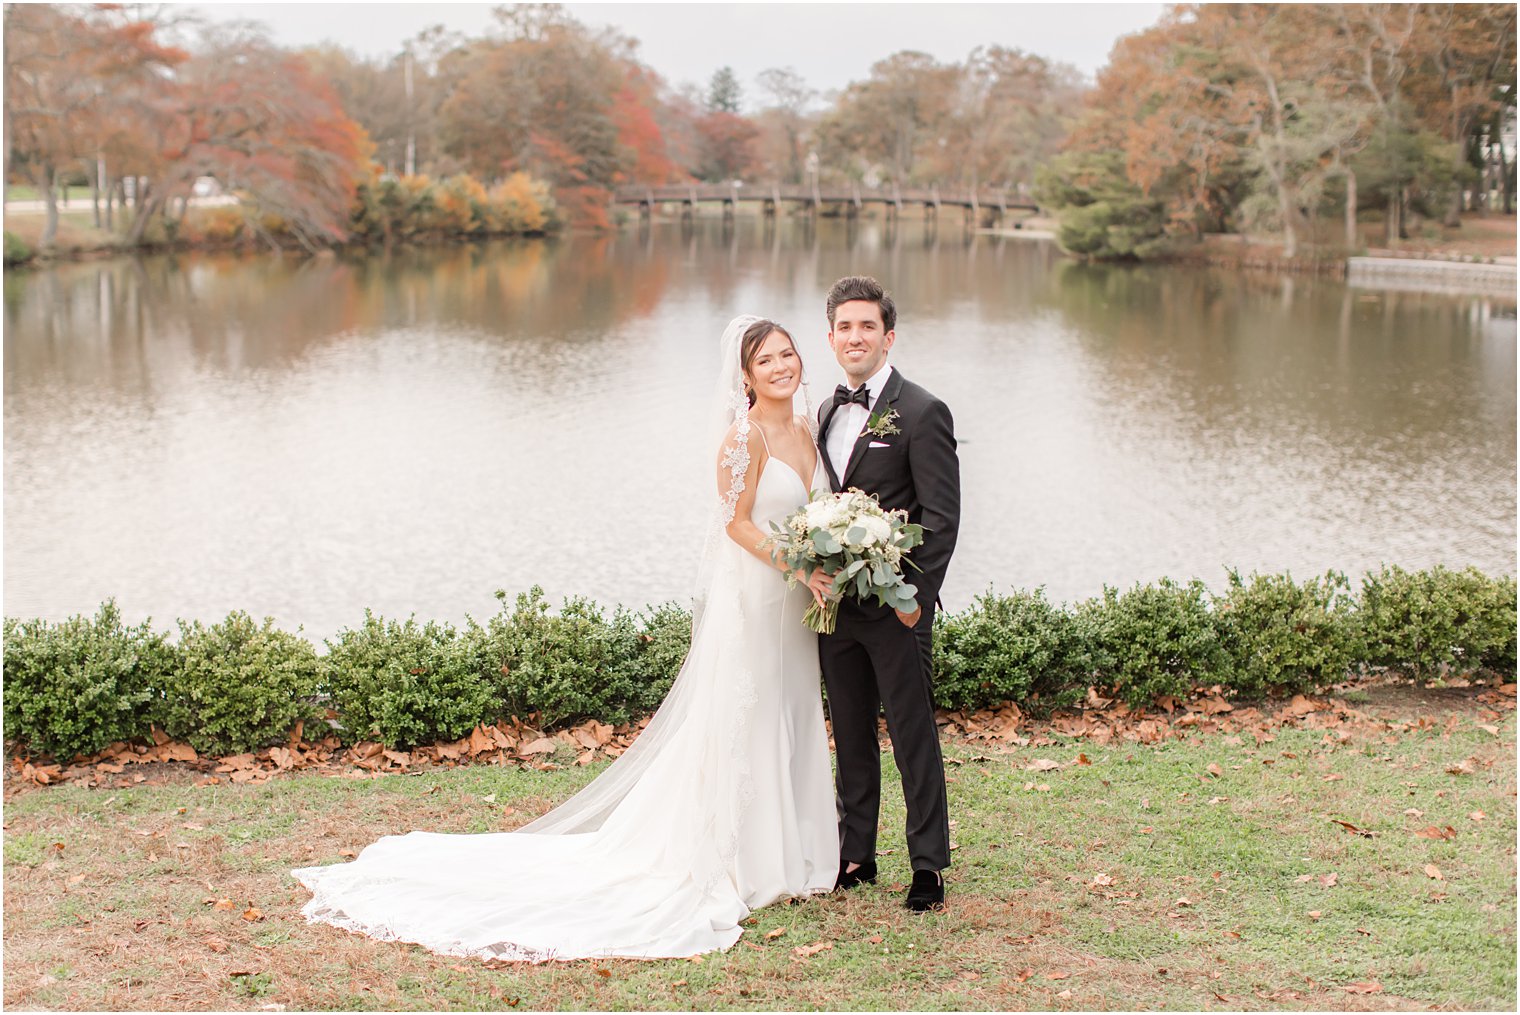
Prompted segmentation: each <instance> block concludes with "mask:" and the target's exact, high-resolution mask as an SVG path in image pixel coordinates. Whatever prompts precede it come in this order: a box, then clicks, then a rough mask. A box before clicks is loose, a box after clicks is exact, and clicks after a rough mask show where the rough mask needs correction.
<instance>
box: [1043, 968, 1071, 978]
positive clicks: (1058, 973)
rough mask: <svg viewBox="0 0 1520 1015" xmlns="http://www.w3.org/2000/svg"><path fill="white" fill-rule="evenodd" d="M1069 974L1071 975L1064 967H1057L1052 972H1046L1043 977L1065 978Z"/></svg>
mask: <svg viewBox="0 0 1520 1015" xmlns="http://www.w3.org/2000/svg"><path fill="white" fill-rule="evenodd" d="M1070 976H1071V974H1070V973H1068V972H1067V971H1066V970H1064V969H1057V970H1054V971H1053V972H1049V973H1046V974H1045V979H1047V980H1065V979H1067V978H1069V977H1070Z"/></svg>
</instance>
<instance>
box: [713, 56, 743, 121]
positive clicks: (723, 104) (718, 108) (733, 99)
mask: <svg viewBox="0 0 1520 1015" xmlns="http://www.w3.org/2000/svg"><path fill="white" fill-rule="evenodd" d="M707 108H708V110H709V111H710V112H714V113H734V114H737V113H738V112H739V79H738V78H737V77H735V76H734V69H733V68H732V67H719V68H718V69H717V70H716V71H714V72H713V76H712V81H711V82H710V83H709V84H708V86H707Z"/></svg>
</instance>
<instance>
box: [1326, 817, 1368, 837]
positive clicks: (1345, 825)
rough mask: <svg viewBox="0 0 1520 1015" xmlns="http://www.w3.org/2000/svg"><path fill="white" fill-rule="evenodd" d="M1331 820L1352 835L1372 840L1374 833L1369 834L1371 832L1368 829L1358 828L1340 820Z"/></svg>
mask: <svg viewBox="0 0 1520 1015" xmlns="http://www.w3.org/2000/svg"><path fill="white" fill-rule="evenodd" d="M1330 820H1331V821H1334V822H1335V823H1336V824H1337V825H1340V826H1341V827H1342V828H1344V829H1345V830H1346V831H1348V832H1350V833H1351V834H1352V835H1360V836H1362V837H1363V838H1365V839H1370V838H1372V833H1371V832H1369V831H1367V829H1365V828H1358V827H1356V826H1355V825H1353V824H1352V823H1351V822H1349V821H1342V820H1341V819H1340V818H1331V819H1330Z"/></svg>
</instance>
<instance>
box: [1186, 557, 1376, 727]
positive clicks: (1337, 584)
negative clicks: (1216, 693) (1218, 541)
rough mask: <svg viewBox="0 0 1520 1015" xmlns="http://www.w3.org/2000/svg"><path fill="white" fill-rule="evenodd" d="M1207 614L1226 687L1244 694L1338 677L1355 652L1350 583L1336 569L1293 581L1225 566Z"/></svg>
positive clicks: (1294, 688) (1309, 686)
mask: <svg viewBox="0 0 1520 1015" xmlns="http://www.w3.org/2000/svg"><path fill="white" fill-rule="evenodd" d="M1229 575H1230V584H1229V588H1228V589H1227V590H1226V592H1225V594H1224V595H1222V596H1219V597H1217V598H1215V600H1214V617H1215V622H1216V625H1217V627H1218V630H1219V636H1220V639H1221V642H1222V644H1223V646H1224V648H1225V651H1226V652H1227V653H1228V654H1229V659H1230V670H1229V678H1228V679H1229V684H1230V688H1231V690H1233V691H1234V692H1235V693H1236V694H1238V695H1243V696H1246V697H1259V696H1261V695H1264V694H1267V693H1287V694H1292V693H1298V692H1302V691H1308V690H1313V689H1315V688H1322V687H1328V686H1329V685H1331V684H1333V683H1335V682H1337V681H1340V680H1344V679H1345V678H1346V671H1347V670H1348V669H1349V668H1350V666H1351V662H1352V660H1353V659H1354V658H1355V656H1356V626H1355V622H1354V620H1353V614H1352V606H1353V604H1352V600H1351V585H1350V583H1349V582H1348V581H1347V580H1346V576H1345V575H1343V574H1340V573H1338V572H1335V571H1331V572H1328V573H1326V574H1325V575H1324V576H1323V577H1321V578H1310V579H1309V580H1308V581H1306V582H1304V583H1303V584H1301V585H1300V584H1295V583H1294V581H1293V577H1292V575H1288V574H1280V575H1276V574H1274V575H1261V574H1252V575H1251V578H1250V580H1249V581H1246V580H1245V579H1243V578H1241V576H1240V572H1238V571H1236V570H1233V569H1231V570H1230V572H1229Z"/></svg>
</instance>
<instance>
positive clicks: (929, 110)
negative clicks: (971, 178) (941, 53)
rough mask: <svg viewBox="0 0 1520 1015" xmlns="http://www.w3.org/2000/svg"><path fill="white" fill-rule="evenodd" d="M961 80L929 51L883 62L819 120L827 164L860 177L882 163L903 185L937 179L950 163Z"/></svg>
mask: <svg viewBox="0 0 1520 1015" xmlns="http://www.w3.org/2000/svg"><path fill="white" fill-rule="evenodd" d="M957 79H958V70H957V68H955V67H954V66H945V65H943V64H940V63H938V62H937V61H935V60H934V58H933V57H931V56H929V55H928V54H927V53H919V52H914V51H911V50H905V51H903V52H900V53H894V54H893V55H892V56H889V57H887V58H886V59H884V60H878V61H877V62H876V63H875V64H873V65H872V66H871V74H870V77H868V78H867V79H866V80H865V81H860V82H854V83H852V84H851V85H850V86H849V87H848V88H846V89H845V91H844V93H843V94H842V95H841V96H840V98H839V100H838V102H837V103H836V104H835V106H834V108H833V109H832V110H830V111H829V112H828V113H827V114H825V115H824V117H823V118H822V119H821V120H820V122H819V124H818V130H817V136H818V140H819V147H820V148H821V149H822V154H823V155H824V160H825V162H827V163H828V164H831V165H834V166H839V167H843V168H844V169H845V171H846V172H847V173H849V174H850V175H852V176H856V177H857V178H858V177H860V176H863V175H865V174H866V173H867V171H868V170H870V169H872V168H874V167H881V168H883V169H884V170H885V171H886V175H887V176H888V177H889V178H890V179H892V180H894V181H897V182H899V183H910V182H919V181H920V180H921V179H923V180H927V179H932V178H933V177H934V176H935V175H936V174H937V173H938V172H939V171H940V170H942V169H943V167H944V164H945V149H946V148H947V147H948V145H949V143H950V130H951V126H952V125H951V114H952V110H953V107H954V98H955V89H956V84H957Z"/></svg>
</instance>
